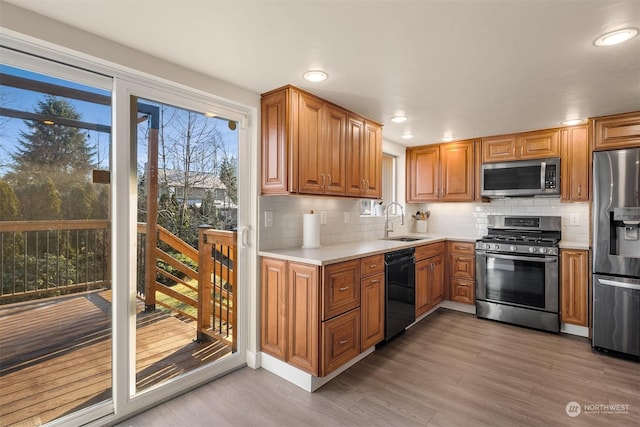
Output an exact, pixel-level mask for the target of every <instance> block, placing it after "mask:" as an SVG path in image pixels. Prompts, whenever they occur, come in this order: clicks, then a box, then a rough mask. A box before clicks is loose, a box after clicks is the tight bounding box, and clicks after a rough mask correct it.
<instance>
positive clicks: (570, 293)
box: [560, 249, 590, 327]
mask: <svg viewBox="0 0 640 427" xmlns="http://www.w3.org/2000/svg"><path fill="white" fill-rule="evenodd" d="M589 273H590V268H589V251H587V250H574V249H561V250H560V304H561V308H560V319H561V321H562V322H564V323H571V324H574V325H579V326H586V327H588V326H589V276H590V274H589Z"/></svg>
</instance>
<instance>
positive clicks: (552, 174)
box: [544, 164, 558, 190]
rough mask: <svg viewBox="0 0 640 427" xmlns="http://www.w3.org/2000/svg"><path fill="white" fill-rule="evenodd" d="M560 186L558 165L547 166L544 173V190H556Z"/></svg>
mask: <svg viewBox="0 0 640 427" xmlns="http://www.w3.org/2000/svg"><path fill="white" fill-rule="evenodd" d="M557 184H558V175H557V170H556V165H550V164H547V167H546V169H545V172H544V188H545V190H555V189H556V188H557Z"/></svg>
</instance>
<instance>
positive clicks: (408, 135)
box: [402, 133, 413, 139]
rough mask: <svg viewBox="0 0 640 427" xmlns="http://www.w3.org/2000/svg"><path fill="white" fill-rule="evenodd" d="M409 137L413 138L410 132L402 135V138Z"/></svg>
mask: <svg viewBox="0 0 640 427" xmlns="http://www.w3.org/2000/svg"><path fill="white" fill-rule="evenodd" d="M411 138H413V134H412V133H405V134H403V135H402V139H411Z"/></svg>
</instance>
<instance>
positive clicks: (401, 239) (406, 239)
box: [382, 236, 430, 242]
mask: <svg viewBox="0 0 640 427" xmlns="http://www.w3.org/2000/svg"><path fill="white" fill-rule="evenodd" d="M427 239H430V237H413V236H398V237H385V238H383V239H382V240H393V241H395V242H416V241H418V240H427Z"/></svg>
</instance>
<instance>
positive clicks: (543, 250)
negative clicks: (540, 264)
mask: <svg viewBox="0 0 640 427" xmlns="http://www.w3.org/2000/svg"><path fill="white" fill-rule="evenodd" d="M539 252H540V253H541V254H543V253H545V252H547V248H540V250H539Z"/></svg>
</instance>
